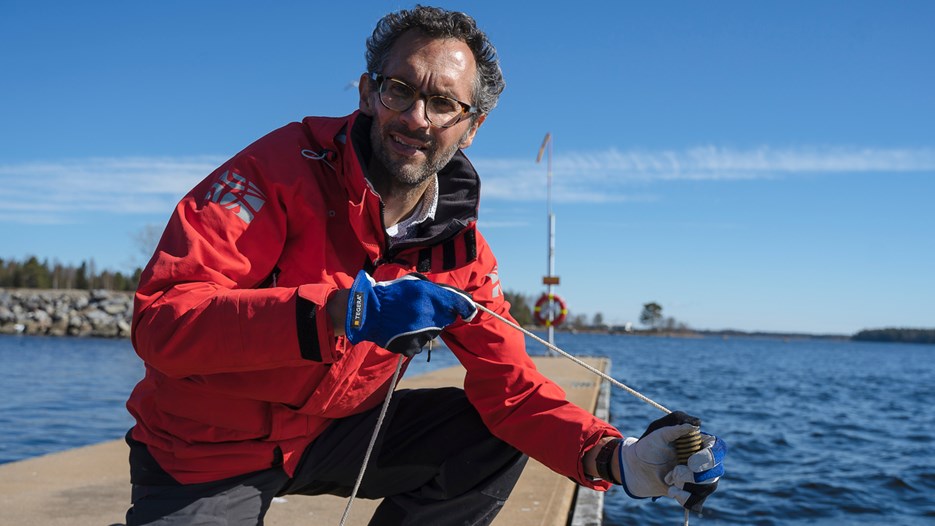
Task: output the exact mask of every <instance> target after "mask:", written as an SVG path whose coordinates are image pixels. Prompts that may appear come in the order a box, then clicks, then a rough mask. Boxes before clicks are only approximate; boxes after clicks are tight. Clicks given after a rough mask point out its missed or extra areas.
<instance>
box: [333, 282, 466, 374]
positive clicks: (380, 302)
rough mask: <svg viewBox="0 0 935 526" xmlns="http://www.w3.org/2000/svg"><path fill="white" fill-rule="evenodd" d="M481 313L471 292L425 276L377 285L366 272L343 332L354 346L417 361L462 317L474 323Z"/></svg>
mask: <svg viewBox="0 0 935 526" xmlns="http://www.w3.org/2000/svg"><path fill="white" fill-rule="evenodd" d="M476 314H477V307H476V306H474V301H473V300H472V299H471V296H470V295H468V294H467V293H466V292H464V291H461V290H458V289H456V288H454V287H449V286H447V285H439V284H437V283H433V282H431V281H429V280H428V279H426V277H425V276H423V275H421V274H415V273H413V274H408V275H406V276H403V277H401V278H399V279H394V280H392V281H380V282H377V281H374V279H373V278H372V277H370V276H369V275H368V274H367V273H366V272H365V271H363V270H361V271H360V272H358V273H357V278H356V279H355V280H354V284H353V285H352V286H351V290H350V293H349V294H348V298H347V320H346V321H345V326H344V332H345V334H346V335H347V339H348V340H350V341H351V343H360V342H362V341H369V342H373V343H376V344H377V345H379V346H380V347H383V348H384V349H387V350H390V351H392V352H395V353H399V354H404V355H406V356H408V357H412V356H414V355H416V354H418V353H419V352H420V351H422V348H423V347H424V346H425V345H426V344H427V343H428V342H429V341H431V340H432V339H433V338H435V337H436V336H438V334H439V333H440V332H441V331H442V329H444V328H445V327H447V326H448V325H451V324H452V323H454V321H455V320H456V319H457V318H458V317H459V316H460V317H461V318H462V319H463V320H464V321H471V320H472V319H473V318H474V316H475V315H476Z"/></svg>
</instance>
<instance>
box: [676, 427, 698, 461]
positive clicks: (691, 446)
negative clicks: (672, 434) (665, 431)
mask: <svg viewBox="0 0 935 526" xmlns="http://www.w3.org/2000/svg"><path fill="white" fill-rule="evenodd" d="M701 445H702V444H701V431H700V430H699V429H695V430H693V431H692V432H691V433H689V434H687V435H682V436H680V437H679V438H677V439H675V454H676V455H677V456H678V463H679V464H688V457H690V456H692V455H693V454H695V453H697V452H699V451H701Z"/></svg>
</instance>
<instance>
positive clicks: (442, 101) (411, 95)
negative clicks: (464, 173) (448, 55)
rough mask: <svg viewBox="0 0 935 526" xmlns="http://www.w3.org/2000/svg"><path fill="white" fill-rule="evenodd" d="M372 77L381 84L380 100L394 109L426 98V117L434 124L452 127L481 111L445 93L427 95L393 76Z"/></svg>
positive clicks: (400, 108) (374, 74)
mask: <svg viewBox="0 0 935 526" xmlns="http://www.w3.org/2000/svg"><path fill="white" fill-rule="evenodd" d="M370 79H371V80H373V81H374V82H376V83H377V85H378V86H379V88H378V92H379V93H380V102H382V103H383V105H384V106H386V107H387V108H388V109H391V110H393V111H406V110H408V109H409V108H411V107H412V105H413V104H415V103H416V101H417V100H419V99H423V100H425V118H426V119H427V120H428V121H429V123H431V125H432V126H437V127H439V128H450V127H452V126H454V125H455V124H458V123H459V122H461V119H463V118H464V117H465V116H466V115H472V114H475V113H479V110H478V109H477V108H475V107H474V106H471V105H470V104H465V103H464V102H461V101H460V100H457V99H452V98H451V97H445V96H444V95H426V94H424V93H422V92H420V91H419V90H417V89H415V88H413V87H412V86H410V85H409V84H406V83H405V82H403V81H401V80H397V79H394V78H392V77H384V76H383V75H381V74H379V73H371V74H370Z"/></svg>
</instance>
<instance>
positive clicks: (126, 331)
mask: <svg viewBox="0 0 935 526" xmlns="http://www.w3.org/2000/svg"><path fill="white" fill-rule="evenodd" d="M132 316H133V293H132V292H126V291H113V290H101V289H95V290H77V289H3V288H0V334H24V335H39V336H78V337H81V336H90V337H103V338H129V337H130V323H131V319H132ZM535 329H536V330H538V329H542V327H535ZM628 329H629V330H628ZM556 330H557V331H558V332H565V333H597V334H620V335H631V336H653V337H669V338H708V337H716V338H717V337H720V338H725V339H727V338H771V339H783V340H802V339H809V340H840V341H852V340H853V341H875V342H894V343H922V344H935V329H911V328H883V329H866V330H862V331H860V332H858V333H856V334H854V335H847V334H809V333H790V332H765V331H752V332H747V331H739V330H734V329H726V330H693V329H683V330H677V331H673V330H653V329H633V328H629V327H614V326H597V327H585V328H574V329H573V328H561V327H557V328H556Z"/></svg>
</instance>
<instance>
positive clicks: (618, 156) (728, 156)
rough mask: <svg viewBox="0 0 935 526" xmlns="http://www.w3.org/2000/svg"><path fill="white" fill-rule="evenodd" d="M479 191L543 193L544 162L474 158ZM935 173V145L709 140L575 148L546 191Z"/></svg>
mask: <svg viewBox="0 0 935 526" xmlns="http://www.w3.org/2000/svg"><path fill="white" fill-rule="evenodd" d="M474 164H475V166H477V169H478V170H479V171H480V172H481V174H482V175H483V177H484V193H485V197H486V198H491V199H511V200H517V199H520V200H521V199H535V200H539V199H542V198H543V197H545V193H546V185H545V173H546V167H545V166H544V164H545V163H544V162H543V163H542V164H537V163H535V162H534V160H532V159H478V160H475V161H474ZM920 171H935V148H916V149H879V148H853V147H851V148H848V147H826V148H817V147H813V148H797V149H775V148H770V147H765V146H764V147H761V148H756V149H751V150H734V149H728V148H718V147H714V146H706V147H698V148H690V149H687V150H682V151H678V150H662V151H646V150H627V151H621V150H618V149H609V150H604V151H598V152H586V153H581V152H577V153H575V152H573V153H569V154H566V155H562V156H557V157H556V158H555V159H554V160H553V163H552V176H553V180H552V185H553V187H552V197H553V199H554V200H556V201H560V202H591V203H596V202H609V201H633V200H639V201H651V200H655V199H656V197H655V195H654V194H652V193H635V192H637V191H638V190H640V189H643V190H645V189H646V188H647V184H648V183H654V182H663V181H743V180H754V179H776V178H782V177H787V176H791V175H796V174H817V175H820V174H834V173H867V172H878V173H893V172H920Z"/></svg>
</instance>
